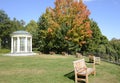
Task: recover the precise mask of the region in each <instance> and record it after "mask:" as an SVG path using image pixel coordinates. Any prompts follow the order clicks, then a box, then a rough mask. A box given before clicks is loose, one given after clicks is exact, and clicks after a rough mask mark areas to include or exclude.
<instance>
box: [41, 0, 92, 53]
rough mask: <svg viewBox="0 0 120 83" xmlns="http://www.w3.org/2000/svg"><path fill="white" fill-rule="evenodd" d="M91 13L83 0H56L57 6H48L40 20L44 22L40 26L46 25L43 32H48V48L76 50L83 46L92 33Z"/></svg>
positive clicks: (46, 36)
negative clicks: (78, 0)
mask: <svg viewBox="0 0 120 83" xmlns="http://www.w3.org/2000/svg"><path fill="white" fill-rule="evenodd" d="M89 14H90V12H89V10H88V9H87V7H86V6H85V4H84V3H83V2H82V0H80V2H77V1H74V0H56V1H55V8H51V7H49V8H47V9H46V12H45V14H43V15H42V19H40V21H39V24H42V25H40V26H43V27H44V30H43V29H42V32H43V33H44V34H46V35H45V38H46V41H47V42H46V43H47V44H46V47H48V48H49V49H48V50H52V49H55V50H57V49H59V50H64V49H65V48H68V49H67V50H74V51H76V50H77V49H78V48H80V47H82V45H83V44H85V43H86V41H85V40H86V38H89V37H91V34H92V31H91V30H90V20H89V17H88V16H89ZM58 41H59V42H58ZM59 45H61V46H59ZM62 47H64V48H62ZM60 48H62V49H60ZM79 50H80V49H79Z"/></svg>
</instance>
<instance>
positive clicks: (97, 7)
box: [0, 0, 120, 40]
mask: <svg viewBox="0 0 120 83" xmlns="http://www.w3.org/2000/svg"><path fill="white" fill-rule="evenodd" d="M54 2H55V0H0V9H2V10H4V11H5V12H6V14H7V15H8V16H9V17H10V18H11V20H12V19H13V18H14V17H15V18H16V19H17V20H24V21H25V22H26V23H29V22H30V20H35V21H36V22H37V21H38V19H39V17H40V16H41V15H42V14H43V13H44V12H45V10H46V8H47V7H53V8H54ZM84 3H85V5H86V6H87V8H88V9H89V10H90V12H91V14H90V18H91V19H93V20H94V21H96V22H97V24H98V26H99V28H100V30H101V32H102V34H103V35H105V36H106V37H107V38H108V39H109V40H111V39H112V38H117V39H120V5H119V4H120V0H84Z"/></svg>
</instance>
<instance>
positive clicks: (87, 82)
mask: <svg viewBox="0 0 120 83" xmlns="http://www.w3.org/2000/svg"><path fill="white" fill-rule="evenodd" d="M86 83H88V75H86Z"/></svg>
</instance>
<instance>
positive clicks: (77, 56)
mask: <svg viewBox="0 0 120 83" xmlns="http://www.w3.org/2000/svg"><path fill="white" fill-rule="evenodd" d="M75 56H76V58H82V57H83V56H82V54H81V53H76V55H75Z"/></svg>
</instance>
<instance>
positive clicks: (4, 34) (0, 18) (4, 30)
mask: <svg viewBox="0 0 120 83" xmlns="http://www.w3.org/2000/svg"><path fill="white" fill-rule="evenodd" d="M10 28H11V22H10V18H9V17H8V15H7V14H6V13H5V11H3V10H0V40H1V42H0V43H1V46H2V47H8V45H9V44H8V43H9V41H10V37H9V34H10V31H11V30H10Z"/></svg>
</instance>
